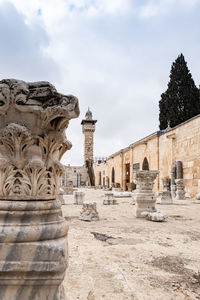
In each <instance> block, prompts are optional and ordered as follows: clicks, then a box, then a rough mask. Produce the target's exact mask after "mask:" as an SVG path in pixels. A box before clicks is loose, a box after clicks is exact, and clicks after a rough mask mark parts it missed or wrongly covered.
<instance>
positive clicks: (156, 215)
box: [142, 211, 167, 222]
mask: <svg viewBox="0 0 200 300" xmlns="http://www.w3.org/2000/svg"><path fill="white" fill-rule="evenodd" d="M142 217H143V218H145V219H147V220H149V221H154V222H165V221H166V220H167V216H166V215H164V214H162V213H161V212H158V211H156V212H147V211H145V212H142Z"/></svg>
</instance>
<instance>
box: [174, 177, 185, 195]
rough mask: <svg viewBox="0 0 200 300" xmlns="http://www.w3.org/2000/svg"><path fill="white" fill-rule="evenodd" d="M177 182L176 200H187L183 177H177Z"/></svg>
mask: <svg viewBox="0 0 200 300" xmlns="http://www.w3.org/2000/svg"><path fill="white" fill-rule="evenodd" d="M175 182H176V200H185V185H184V180H183V179H175Z"/></svg>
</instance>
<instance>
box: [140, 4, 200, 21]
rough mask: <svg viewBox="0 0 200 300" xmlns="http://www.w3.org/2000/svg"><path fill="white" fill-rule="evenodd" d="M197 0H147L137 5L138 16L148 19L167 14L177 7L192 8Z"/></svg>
mask: <svg viewBox="0 0 200 300" xmlns="http://www.w3.org/2000/svg"><path fill="white" fill-rule="evenodd" d="M199 3H200V1H199V0H147V1H146V2H145V4H143V5H141V6H140V7H139V17H140V18H142V19H148V18H152V17H159V16H163V15H167V14H169V12H170V11H172V10H175V9H176V8H177V7H179V8H181V9H189V8H193V7H194V6H195V5H197V4H199Z"/></svg>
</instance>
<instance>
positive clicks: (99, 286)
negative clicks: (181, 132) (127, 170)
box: [62, 188, 200, 300]
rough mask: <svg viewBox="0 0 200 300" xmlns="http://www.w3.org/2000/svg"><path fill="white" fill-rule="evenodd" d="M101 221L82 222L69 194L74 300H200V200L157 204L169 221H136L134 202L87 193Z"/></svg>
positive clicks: (69, 285)
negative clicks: (111, 202) (112, 201)
mask: <svg viewBox="0 0 200 300" xmlns="http://www.w3.org/2000/svg"><path fill="white" fill-rule="evenodd" d="M84 191H85V194H86V195H85V200H91V201H96V202H97V210H98V212H99V217H100V220H99V221H97V222H85V221H81V220H79V215H80V211H81V208H82V206H81V205H74V204H73V203H74V200H73V195H65V196H64V198H65V202H66V204H65V205H63V206H62V211H63V215H64V217H65V219H66V220H67V221H68V223H69V234H68V244H69V266H68V269H67V272H66V275H65V280H64V287H65V292H66V295H67V299H68V300H78V299H80V300H101V299H102V300H126V299H127V300H129V299H139V300H141V299H142V300H145V299H153V300H161V299H164V300H165V299H166V300H168V299H172V300H174V299H177V300H179V299H188V300H189V299H200V251H199V249H200V227H199V224H200V214H199V209H200V201H199V202H198V201H197V200H194V199H187V200H184V201H182V200H180V201H174V204H172V205H159V204H157V205H156V208H157V210H159V211H161V212H163V213H165V214H167V215H168V219H167V222H162V223H160V222H151V221H147V220H145V219H140V218H135V216H134V213H133V210H134V205H132V204H131V198H118V205H103V199H104V193H105V191H103V190H95V189H86V188H85V189H84Z"/></svg>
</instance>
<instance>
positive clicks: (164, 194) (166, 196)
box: [157, 177, 172, 204]
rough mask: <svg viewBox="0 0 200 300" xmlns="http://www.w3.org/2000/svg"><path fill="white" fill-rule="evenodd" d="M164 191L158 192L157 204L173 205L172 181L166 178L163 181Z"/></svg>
mask: <svg viewBox="0 0 200 300" xmlns="http://www.w3.org/2000/svg"><path fill="white" fill-rule="evenodd" d="M162 183H163V189H162V190H161V191H159V192H158V197H157V202H158V203H160V204H172V197H171V191H170V179H169V178H168V177H165V178H163V179H162Z"/></svg>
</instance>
